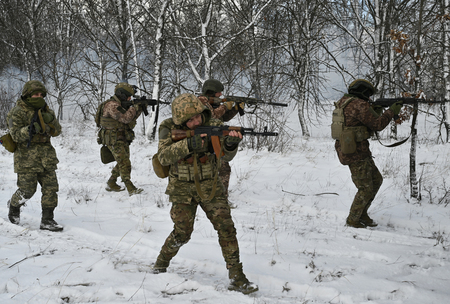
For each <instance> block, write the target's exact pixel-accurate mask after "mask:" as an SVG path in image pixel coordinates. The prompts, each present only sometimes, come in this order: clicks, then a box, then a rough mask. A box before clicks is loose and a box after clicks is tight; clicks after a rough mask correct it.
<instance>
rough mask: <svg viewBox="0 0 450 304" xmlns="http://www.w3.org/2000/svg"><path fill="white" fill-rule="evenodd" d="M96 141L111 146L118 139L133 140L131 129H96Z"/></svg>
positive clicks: (129, 141)
mask: <svg viewBox="0 0 450 304" xmlns="http://www.w3.org/2000/svg"><path fill="white" fill-rule="evenodd" d="M97 135H98V138H97V143H98V144H100V145H106V146H112V145H115V144H116V142H118V141H125V142H128V143H131V142H132V141H133V140H134V137H135V135H134V131H133V130H130V129H129V130H117V129H104V128H102V129H100V131H98V134H97Z"/></svg>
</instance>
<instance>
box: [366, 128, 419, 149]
mask: <svg viewBox="0 0 450 304" xmlns="http://www.w3.org/2000/svg"><path fill="white" fill-rule="evenodd" d="M375 135H376V136H377V139H378V142H379V143H380V144H381V145H382V146H385V147H387V148H393V147H397V146H400V145H402V144H404V143H405V142H406V141H407V140H408V139H409V138H410V137H411V134H409V136H408V137H406V138H405V139H402V140H401V141H398V142H396V143H393V144H391V145H385V144H383V143H382V142H381V140H380V137H379V136H378V132H375Z"/></svg>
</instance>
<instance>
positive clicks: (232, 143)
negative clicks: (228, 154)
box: [225, 136, 242, 150]
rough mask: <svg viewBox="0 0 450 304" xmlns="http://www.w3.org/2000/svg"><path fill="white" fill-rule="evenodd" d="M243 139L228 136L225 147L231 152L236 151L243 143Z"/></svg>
mask: <svg viewBox="0 0 450 304" xmlns="http://www.w3.org/2000/svg"><path fill="white" fill-rule="evenodd" d="M241 140H242V138H239V137H237V136H227V137H226V138H225V145H226V146H227V148H229V149H230V150H234V149H236V147H237V145H238V144H239V143H240V142H241Z"/></svg>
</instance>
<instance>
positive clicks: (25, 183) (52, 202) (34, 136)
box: [6, 80, 63, 231]
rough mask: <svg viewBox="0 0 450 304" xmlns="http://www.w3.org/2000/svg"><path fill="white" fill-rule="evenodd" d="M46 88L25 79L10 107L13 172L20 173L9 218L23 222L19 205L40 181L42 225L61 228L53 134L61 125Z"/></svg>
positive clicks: (8, 119) (59, 229)
mask: <svg viewBox="0 0 450 304" xmlns="http://www.w3.org/2000/svg"><path fill="white" fill-rule="evenodd" d="M46 95H47V89H46V88H45V86H44V85H43V84H42V83H41V82H40V81H38V80H31V81H28V82H27V83H25V85H24V87H23V90H22V96H21V97H20V99H19V100H18V101H17V103H16V106H15V107H14V108H12V109H11V111H10V112H9V113H8V115H7V117H6V119H7V121H8V127H9V131H10V134H11V137H12V139H13V140H14V141H15V142H16V146H17V148H16V150H15V151H14V172H15V173H17V187H18V189H17V190H16V192H15V193H14V194H13V195H12V197H11V199H10V200H9V201H8V207H9V213H8V218H9V220H10V221H11V223H13V224H16V225H18V224H19V223H20V207H21V206H23V205H25V203H26V202H27V201H28V200H29V199H30V198H31V197H32V196H33V195H34V193H35V192H36V187H37V183H39V184H40V185H41V192H42V197H41V206H42V219H41V224H40V229H42V230H50V231H62V230H63V227H62V226H61V225H59V224H58V223H57V222H56V221H55V220H54V219H53V217H54V214H53V212H54V210H55V208H56V206H57V205H58V194H57V192H58V190H59V185H58V179H57V177H56V169H57V164H58V162H59V161H58V158H57V157H56V151H55V149H54V148H53V146H52V144H51V142H50V138H51V137H53V136H58V135H59V134H61V125H60V124H59V121H58V119H56V116H55V113H54V112H53V111H52V110H51V109H50V108H49V107H48V105H47V104H46V102H45V99H44V98H45V96H46Z"/></svg>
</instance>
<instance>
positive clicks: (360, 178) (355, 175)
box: [349, 158, 383, 221]
mask: <svg viewBox="0 0 450 304" xmlns="http://www.w3.org/2000/svg"><path fill="white" fill-rule="evenodd" d="M349 168H350V172H351V174H352V180H353V183H354V184H355V186H356V188H358V192H357V193H356V195H355V198H354V199H353V203H352V206H351V207H350V215H349V218H350V219H351V220H353V221H359V219H360V217H361V215H362V214H363V212H367V209H369V207H370V204H371V203H372V201H373V199H374V198H375V195H377V192H378V190H379V189H380V187H381V184H382V183H383V177H382V176H381V173H380V171H379V170H378V168H377V166H376V165H375V162H374V161H373V159H372V158H366V159H364V160H360V161H357V162H354V163H352V164H350V165H349Z"/></svg>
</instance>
